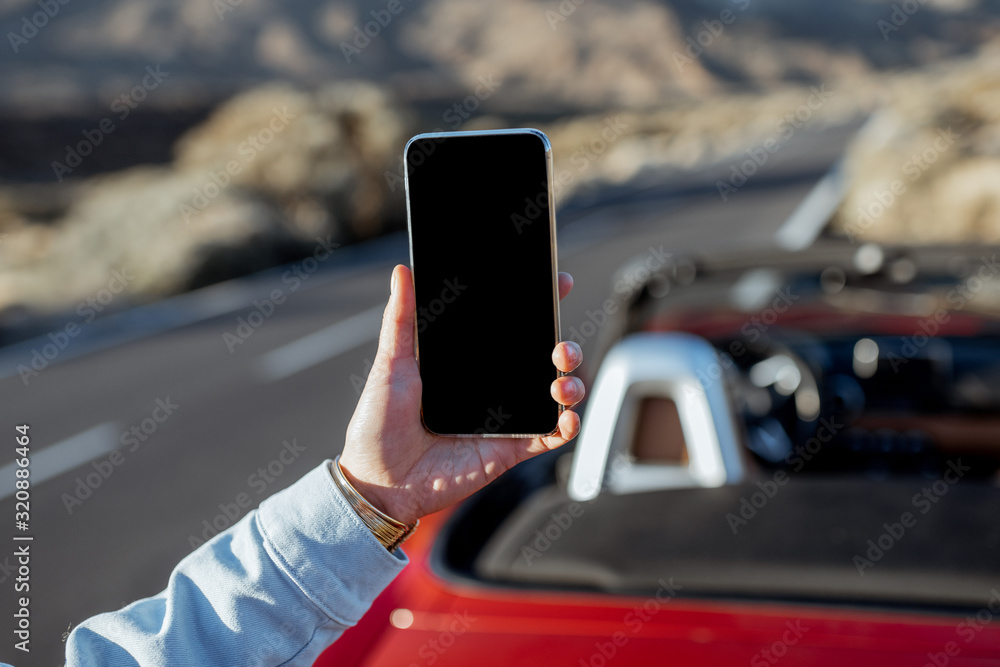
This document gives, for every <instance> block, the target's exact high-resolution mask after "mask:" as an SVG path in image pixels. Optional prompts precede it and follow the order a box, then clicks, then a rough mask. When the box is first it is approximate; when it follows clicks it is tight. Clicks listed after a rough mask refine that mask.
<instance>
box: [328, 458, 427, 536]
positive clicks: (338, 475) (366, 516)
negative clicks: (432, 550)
mask: <svg viewBox="0 0 1000 667" xmlns="http://www.w3.org/2000/svg"><path fill="white" fill-rule="evenodd" d="M330 472H331V473H332V474H333V481H334V483H335V484H336V485H337V488H338V489H340V492H341V493H343V494H344V498H346V499H347V503H348V504H349V505H350V506H351V509H353V510H354V512H355V514H357V515H358V517H359V518H360V519H361V522H362V523H364V524H365V526H366V527H367V528H368V530H370V531H371V532H372V534H373V535H374V536H375V539H377V540H378V541H379V542H380V543H381V544H382V546H384V547H385V548H386V549H388V550H389V552H390V553H392V552H394V551H396V549H398V548H399V545H401V544H402V543H403V542H405V541H406V539H407V538H408V537H409V536H410V535H411V534H413V531H414V530H416V529H417V526H419V525H420V520H419V519H418V520H416V521H414V522H413V523H411V524H409V525H407V524H405V523H403V522H402V521H396V520H395V519H393V518H392V517H391V516H389V515H388V514H385V513H384V512H381V511H379V509H378V508H377V507H375V506H374V505H372V504H371V503H370V502H368V501H367V500H365V497H364V496H362V495H361V494H360V493H358V490H357V489H355V488H354V486H352V485H351V482H350V481H349V480H348V479H347V475H345V474H344V469H343V468H341V467H340V455H339V454H338V455H337V458H335V459H334V460H333V464H332V465H331V466H330Z"/></svg>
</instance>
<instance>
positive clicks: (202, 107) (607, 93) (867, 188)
mask: <svg viewBox="0 0 1000 667" xmlns="http://www.w3.org/2000/svg"><path fill="white" fill-rule="evenodd" d="M0 28H2V33H3V42H4V44H3V45H2V46H0V90H3V95H2V96H0V128H2V129H0V345H2V346H3V347H2V348H0V378H2V380H0V402H2V405H3V420H4V422H3V431H0V434H2V435H3V437H7V438H8V439H9V440H10V441H11V442H12V441H13V436H14V430H13V425H14V424H19V423H25V422H27V423H29V424H30V425H31V433H32V436H33V447H34V449H33V456H34V457H35V458H33V464H32V465H33V475H34V476H35V477H34V479H35V481H36V485H35V486H33V494H34V495H33V501H34V502H33V504H32V512H33V521H34V522H35V523H34V528H33V529H34V530H35V534H36V542H35V546H34V548H35V549H36V560H35V561H34V564H35V566H36V567H37V569H36V570H35V571H34V575H33V576H34V577H36V579H35V581H36V582H37V589H36V590H37V593H36V595H37V597H36V598H35V602H34V604H35V607H34V608H33V612H34V613H35V614H36V615H35V621H36V623H37V625H36V626H35V629H36V632H37V634H36V635H35V639H36V641H37V642H38V651H39V655H40V656H44V658H45V662H47V663H52V662H58V660H59V656H60V654H61V650H62V648H61V646H62V645H61V644H60V637H61V634H62V633H63V632H64V631H65V630H66V629H67V626H72V625H73V624H76V623H79V622H80V621H81V620H83V619H84V618H86V617H87V616H89V615H91V614H94V613H97V612H99V611H102V610H107V609H114V608H117V607H119V606H121V605H122V604H124V603H127V602H130V601H132V600H134V599H136V598H138V597H142V596H146V595H151V594H154V593H156V592H157V591H159V590H161V589H162V588H163V587H164V585H165V583H166V576H167V574H168V573H169V571H170V568H171V567H172V565H173V564H174V563H176V561H177V560H178V559H179V558H181V557H183V555H185V554H186V553H188V552H189V551H190V550H191V549H192V548H193V547H194V546H197V544H199V543H200V542H201V541H203V540H204V539H207V538H208V537H210V536H211V535H212V534H214V532H213V531H215V532H217V531H218V530H220V529H223V528H224V527H225V525H228V524H229V522H231V521H234V520H235V519H236V518H238V516H240V515H242V514H244V513H245V512H246V511H247V507H244V506H243V505H242V504H241V503H239V502H238V501H237V498H240V497H241V494H246V495H248V496H249V497H250V498H251V499H252V505H256V504H257V503H259V501H260V500H261V499H263V498H264V497H266V495H269V494H270V493H273V492H275V491H277V490H279V489H280V488H283V487H284V486H287V485H288V484H290V483H291V482H293V481H294V480H295V479H296V478H297V477H298V476H299V475H301V474H302V473H304V472H305V471H306V470H308V469H309V468H311V467H312V466H314V465H316V463H318V462H319V461H320V460H322V459H323V458H326V457H327V456H333V455H334V454H336V453H337V452H338V451H339V449H338V448H339V447H340V446H341V440H342V437H343V431H344V429H345V428H346V425H347V422H348V420H349V418H350V415H351V412H352V411H353V407H354V403H355V402H356V400H357V396H358V393H359V391H360V387H361V386H363V382H364V378H365V376H366V375H367V371H368V369H369V368H370V364H371V358H372V356H373V355H374V350H375V346H374V341H375V334H376V333H377V330H378V323H379V318H380V314H381V308H382V306H383V305H384V300H385V297H386V295H387V290H388V276H389V268H390V267H391V266H392V265H393V264H394V263H396V262H406V261H407V251H406V239H405V234H404V232H405V201H404V193H403V182H402V166H401V156H402V149H403V146H404V144H405V142H406V140H407V139H408V138H409V137H410V136H411V135H413V134H415V133H417V132H425V131H432V130H457V129H482V128H499V127H520V126H530V127H537V128H539V129H541V130H543V131H544V132H546V133H547V134H548V136H549V137H550V139H551V140H552V143H553V146H554V155H555V167H556V172H557V173H560V172H561V171H565V172H567V173H568V177H567V179H566V182H565V184H564V185H563V186H562V187H561V189H560V190H558V191H557V204H558V205H559V214H558V215H559V229H560V232H559V233H560V238H559V240H560V263H561V266H560V268H562V269H565V270H570V271H572V272H573V273H574V276H575V277H576V278H577V290H576V292H575V293H574V296H573V297H571V299H569V300H568V301H567V302H566V303H565V304H564V307H563V308H564V309H563V322H564V325H563V329H564V336H568V330H569V329H570V328H571V327H572V326H573V325H574V324H578V323H580V322H582V321H584V320H585V313H587V312H589V310H588V309H590V308H592V307H593V305H594V304H599V303H601V301H602V299H604V298H605V297H606V296H607V293H608V292H609V291H610V290H611V282H610V280H611V276H612V275H613V274H614V270H615V269H616V268H617V267H618V266H619V265H621V263H622V262H623V261H625V260H626V259H627V258H629V257H631V256H634V255H636V254H638V253H641V252H644V251H645V250H646V249H647V248H658V247H661V246H662V247H664V248H665V250H666V251H668V252H669V251H671V250H681V249H692V248H697V249H699V250H700V251H711V250H712V249H715V248H718V249H723V248H733V247H746V246H756V245H766V244H768V243H773V241H772V239H773V236H774V233H775V231H776V230H777V229H778V228H779V226H780V225H781V223H782V222H784V220H785V219H786V218H787V217H788V215H789V214H790V213H791V212H792V211H793V210H794V209H795V207H796V205H797V204H798V203H799V202H800V201H801V200H802V199H803V197H804V196H805V195H806V194H807V193H808V192H809V190H810V188H811V187H812V185H813V184H814V183H815V181H817V180H818V179H819V178H820V177H822V175H823V174H824V173H825V172H826V170H827V169H828V168H829V167H830V166H831V165H832V164H834V163H835V162H837V161H838V160H839V161H840V162H841V164H842V165H843V167H844V171H843V173H844V174H845V178H846V186H845V187H846V190H845V192H846V195H844V197H843V198H842V200H841V202H840V203H839V204H838V207H839V208H837V210H836V211H835V212H834V213H833V214H832V216H831V217H830V220H829V230H828V231H829V232H830V233H835V234H837V233H839V234H846V235H847V236H849V237H850V238H852V239H858V240H859V241H864V240H872V241H879V242H891V243H914V244H951V243H980V242H982V243H996V242H997V241H1000V188H998V187H997V185H998V183H1000V32H998V28H1000V2H996V1H990V0H904V1H900V2H883V1H876V0H843V1H841V2H835V3H831V2H821V1H819V0H808V1H801V0H796V1H791V0H699V1H694V0H691V1H685V0H670V1H663V2H658V1H653V0H637V1H634V2H633V1H626V0H622V1H620V2H611V1H607V0H561V1H556V0H551V1H535V0H519V1H511V2H481V1H475V0H424V1H421V2H412V1H411V0H375V1H372V2H347V1H339V0H333V1H323V0H314V1H290V2H283V3H277V2H269V1H267V0H175V1H170V2H168V1H165V0H143V1H137V0H131V1H126V0H92V1H91V2H83V1H82V0H0ZM862 127H863V129H862V130H861V132H860V133H858V129H859V128H862ZM929 146H934V147H935V149H934V150H933V151H931V152H930V153H927V150H928V147H929ZM762 148H763V150H762ZM748 160H752V161H753V163H752V164H751V163H748ZM748 165H749V166H748ZM899 179H904V182H905V183H906V184H907V187H904V188H902V189H901V190H900V189H898V188H897V189H896V190H893V183H894V182H895V181H897V180H899ZM913 183H917V184H918V187H915V186H913V185H912V184H913ZM886 193H891V194H890V195H887V194H886ZM887 196H891V197H892V205H891V206H890V205H886V197H887ZM880 197H881V199H880ZM878 202H881V204H882V208H881V209H879V208H878V207H877V206H876V203H878ZM873 206H874V207H875V208H873ZM675 212H676V215H674V213H675ZM586 342H587V343H588V344H589V342H590V341H586ZM586 349H587V345H585V350H586ZM164 405H168V406H169V405H176V406H179V407H175V408H164V407H163V406H164ZM136 429H138V430H136ZM46 450H48V453H46ZM115 452H119V454H120V456H117V457H114V458H113V460H112V457H113V455H114V453H115ZM283 452H284V454H283ZM293 454H294V455H293ZM11 459H12V457H10V456H8V455H6V454H5V455H3V456H2V457H0V465H6V464H8V462H9V461H10V460H11ZM108 466H110V467H108ZM8 468H9V466H8V467H7V468H5V469H3V471H2V472H3V475H4V477H3V479H4V481H3V484H4V488H3V489H2V490H0V494H6V495H5V496H4V499H3V502H2V505H3V507H4V513H5V516H9V514H7V512H8V511H10V512H12V511H13V501H12V498H11V497H10V495H11V494H10V493H8V492H7V487H8V486H9V485H8V484H7V479H8V478H9V477H10V475H11V470H12V469H8ZM286 470H287V471H291V472H286ZM109 471H110V472H109ZM95 475H96V477H95ZM232 508H235V509H232ZM219 517H222V519H221V520H218V519H219ZM4 521H5V522H6V521H7V519H4ZM2 558H3V556H0V562H2ZM9 574H10V572H9V570H8V569H5V568H3V569H0V580H6V581H4V582H3V583H2V584H0V585H2V586H4V590H5V591H7V590H11V589H9V588H7V587H8V586H10V585H11V583H10V581H9V580H7V578H8V576H9ZM3 597H4V598H5V599H6V600H9V597H8V595H7V593H6V592H5V593H4V596H3ZM7 604H8V603H7V602H4V605H5V609H4V613H6V605H7ZM0 659H4V660H8V659H12V657H11V655H10V653H9V647H8V646H7V645H4V646H3V647H0ZM39 659H40V658H39ZM17 664H28V663H22V662H21V661H18V662H17ZM31 664H42V663H41V662H37V663H34V662H33V663H31Z"/></svg>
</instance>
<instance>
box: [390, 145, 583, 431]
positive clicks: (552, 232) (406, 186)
mask: <svg viewBox="0 0 1000 667" xmlns="http://www.w3.org/2000/svg"><path fill="white" fill-rule="evenodd" d="M507 134H530V135H532V136H535V137H537V138H538V139H540V140H541V141H542V145H543V146H544V148H545V177H546V183H547V185H548V201H549V249H550V253H551V262H552V312H553V314H554V315H555V317H554V318H553V319H554V321H555V332H554V334H555V342H554V343H553V348H554V347H555V345H558V344H559V343H560V342H561V340H562V326H561V323H560V312H559V261H558V246H557V244H556V204H555V191H554V187H553V184H552V179H553V178H554V177H555V173H554V171H555V170H554V165H553V158H552V143H551V142H550V141H549V138H548V137H547V136H545V133H544V132H542V131H541V130H536V129H534V128H529V127H524V128H507V129H502V130H460V131H455V132H424V133H421V134H417V135H414V136H413V137H411V138H410V140H409V141H407V142H406V146H405V147H404V148H403V191H404V193H405V196H406V235H407V240H408V241H409V254H410V278H411V281H412V283H413V291H414V297H415V296H416V287H417V278H416V271H415V264H414V261H413V220H412V217H411V215H410V169H409V159H408V155H409V152H410V147H411V146H412V145H413V143H414V142H415V141H418V140H422V139H447V138H449V137H455V136H496V135H507ZM413 353H414V356H415V358H416V360H417V368H418V370H419V368H420V345H419V338H418V336H417V321H416V318H414V320H413ZM565 375H568V373H564V372H562V371H560V370H559V369H556V379H558V378H560V377H563V376H565ZM556 405H557V406H558V409H557V416H556V425H555V428H553V429H552V431H550V432H548V433H437V432H436V431H433V430H431V429H430V428H428V427H427V423H426V422H425V421H424V405H423V400H422V399H421V402H420V423H421V424H422V425H423V427H424V430H426V431H427V432H428V433H431V434H433V435H437V436H440V437H443V438H544V437H548V436H551V435H555V434H557V433H559V418H560V417H562V413H563V412H565V411H566V409H567V408H566V406H565V405H563V404H562V403H559V402H558V401H556Z"/></svg>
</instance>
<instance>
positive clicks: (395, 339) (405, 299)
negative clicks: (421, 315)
mask: <svg viewBox="0 0 1000 667" xmlns="http://www.w3.org/2000/svg"><path fill="white" fill-rule="evenodd" d="M390 290H391V293H390V295H389V303H387V304H386V306H385V313H383V315H382V331H381V332H380V333H379V340H378V354H377V356H378V357H381V358H382V360H383V361H385V362H393V361H405V360H409V359H414V358H415V354H414V341H413V331H414V326H413V323H414V318H415V316H416V296H415V295H414V293H413V278H412V274H411V273H410V269H409V268H407V267H406V266H403V265H402V264H397V265H396V266H395V267H394V268H393V270H392V280H391V282H390Z"/></svg>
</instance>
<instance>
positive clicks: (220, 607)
mask: <svg viewBox="0 0 1000 667" xmlns="http://www.w3.org/2000/svg"><path fill="white" fill-rule="evenodd" d="M329 465H330V461H329V460H327V461H324V462H323V464H322V465H320V466H318V467H316V468H314V469H313V470H312V471H310V472H309V473H308V474H306V475H305V476H304V477H303V478H302V479H300V480H299V481H298V482H296V483H295V484H294V485H292V486H291V487H289V488H288V489H285V490H284V491H281V492H280V493H276V494H275V495H273V496H271V497H270V498H268V499H266V500H265V501H264V502H263V503H261V505H260V508H259V509H257V510H254V511H253V512H250V513H249V514H248V515H247V516H245V517H244V518H243V519H242V520H241V521H239V522H237V523H236V524H235V525H234V526H232V527H231V528H229V529H228V530H226V531H225V532H222V533H220V534H218V535H216V536H215V537H213V538H212V539H211V540H209V541H208V542H206V543H205V544H203V545H202V546H200V547H198V549H196V550H195V551H194V552H192V553H191V554H190V555H188V556H187V557H186V558H184V560H182V561H181V562H180V563H178V565H177V567H176V568H175V569H174V571H173V572H172V573H171V574H170V580H169V582H168V583H167V588H166V590H165V591H163V592H162V593H160V594H159V595H156V596H154V597H151V598H146V599H144V600H139V601H138V602H134V603H132V604H130V605H129V606H127V607H125V608H124V609H121V610H120V611H115V612H109V613H105V614H100V615H98V616H94V617H93V618H90V619H88V620H86V621H84V622H83V623H81V624H80V625H79V626H78V627H76V628H75V629H74V630H73V632H72V633H71V634H70V636H69V638H68V640H67V642H66V664H67V665H69V666H70V667H78V666H85V665H86V666H90V665H102V666H117V665H142V666H143V667H146V666H147V665H150V666H151V665H185V666H189V665H199V666H204V667H209V666H212V665H225V666H226V667H231V666H232V665H241V666H243V665H245V666H247V667H250V666H253V665H269V666H270V665H296V666H298V665H304V666H305V665H312V663H313V661H314V660H315V659H316V657H317V656H318V655H319V654H320V653H321V652H322V651H323V649H325V648H326V647H327V646H329V645H330V644H331V643H332V642H333V641H334V640H335V639H337V638H338V637H339V636H340V635H341V633H343V631H344V630H345V629H347V628H348V627H350V626H352V625H354V624H355V623H357V622H358V620H359V619H360V618H361V617H362V615H364V613H365V612H366V611H367V610H368V608H369V607H370V606H371V603H372V601H373V600H374V599H375V598H376V597H377V596H378V594H379V593H381V592H382V590H383V589H384V588H385V587H386V586H387V585H388V584H389V582H391V581H392V579H393V578H394V577H395V576H396V575H397V574H399V572H400V571H401V570H402V569H403V567H404V566H405V565H406V564H407V563H408V562H409V561H408V559H407V557H406V555H405V554H403V552H402V551H400V550H397V551H396V553H395V554H390V553H389V552H388V550H386V548H385V547H383V546H382V545H381V544H380V543H379V542H378V540H376V539H375V537H374V536H373V535H372V534H371V532H370V531H369V530H368V529H367V528H365V526H364V524H363V523H361V520H360V519H359V518H358V516H357V515H356V514H355V513H354V511H353V510H352V509H351V507H350V505H348V504H347V501H346V500H345V499H344V496H343V494H341V493H340V491H339V490H338V489H337V487H336V485H335V484H334V482H333V478H332V476H331V474H330V468H329Z"/></svg>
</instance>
